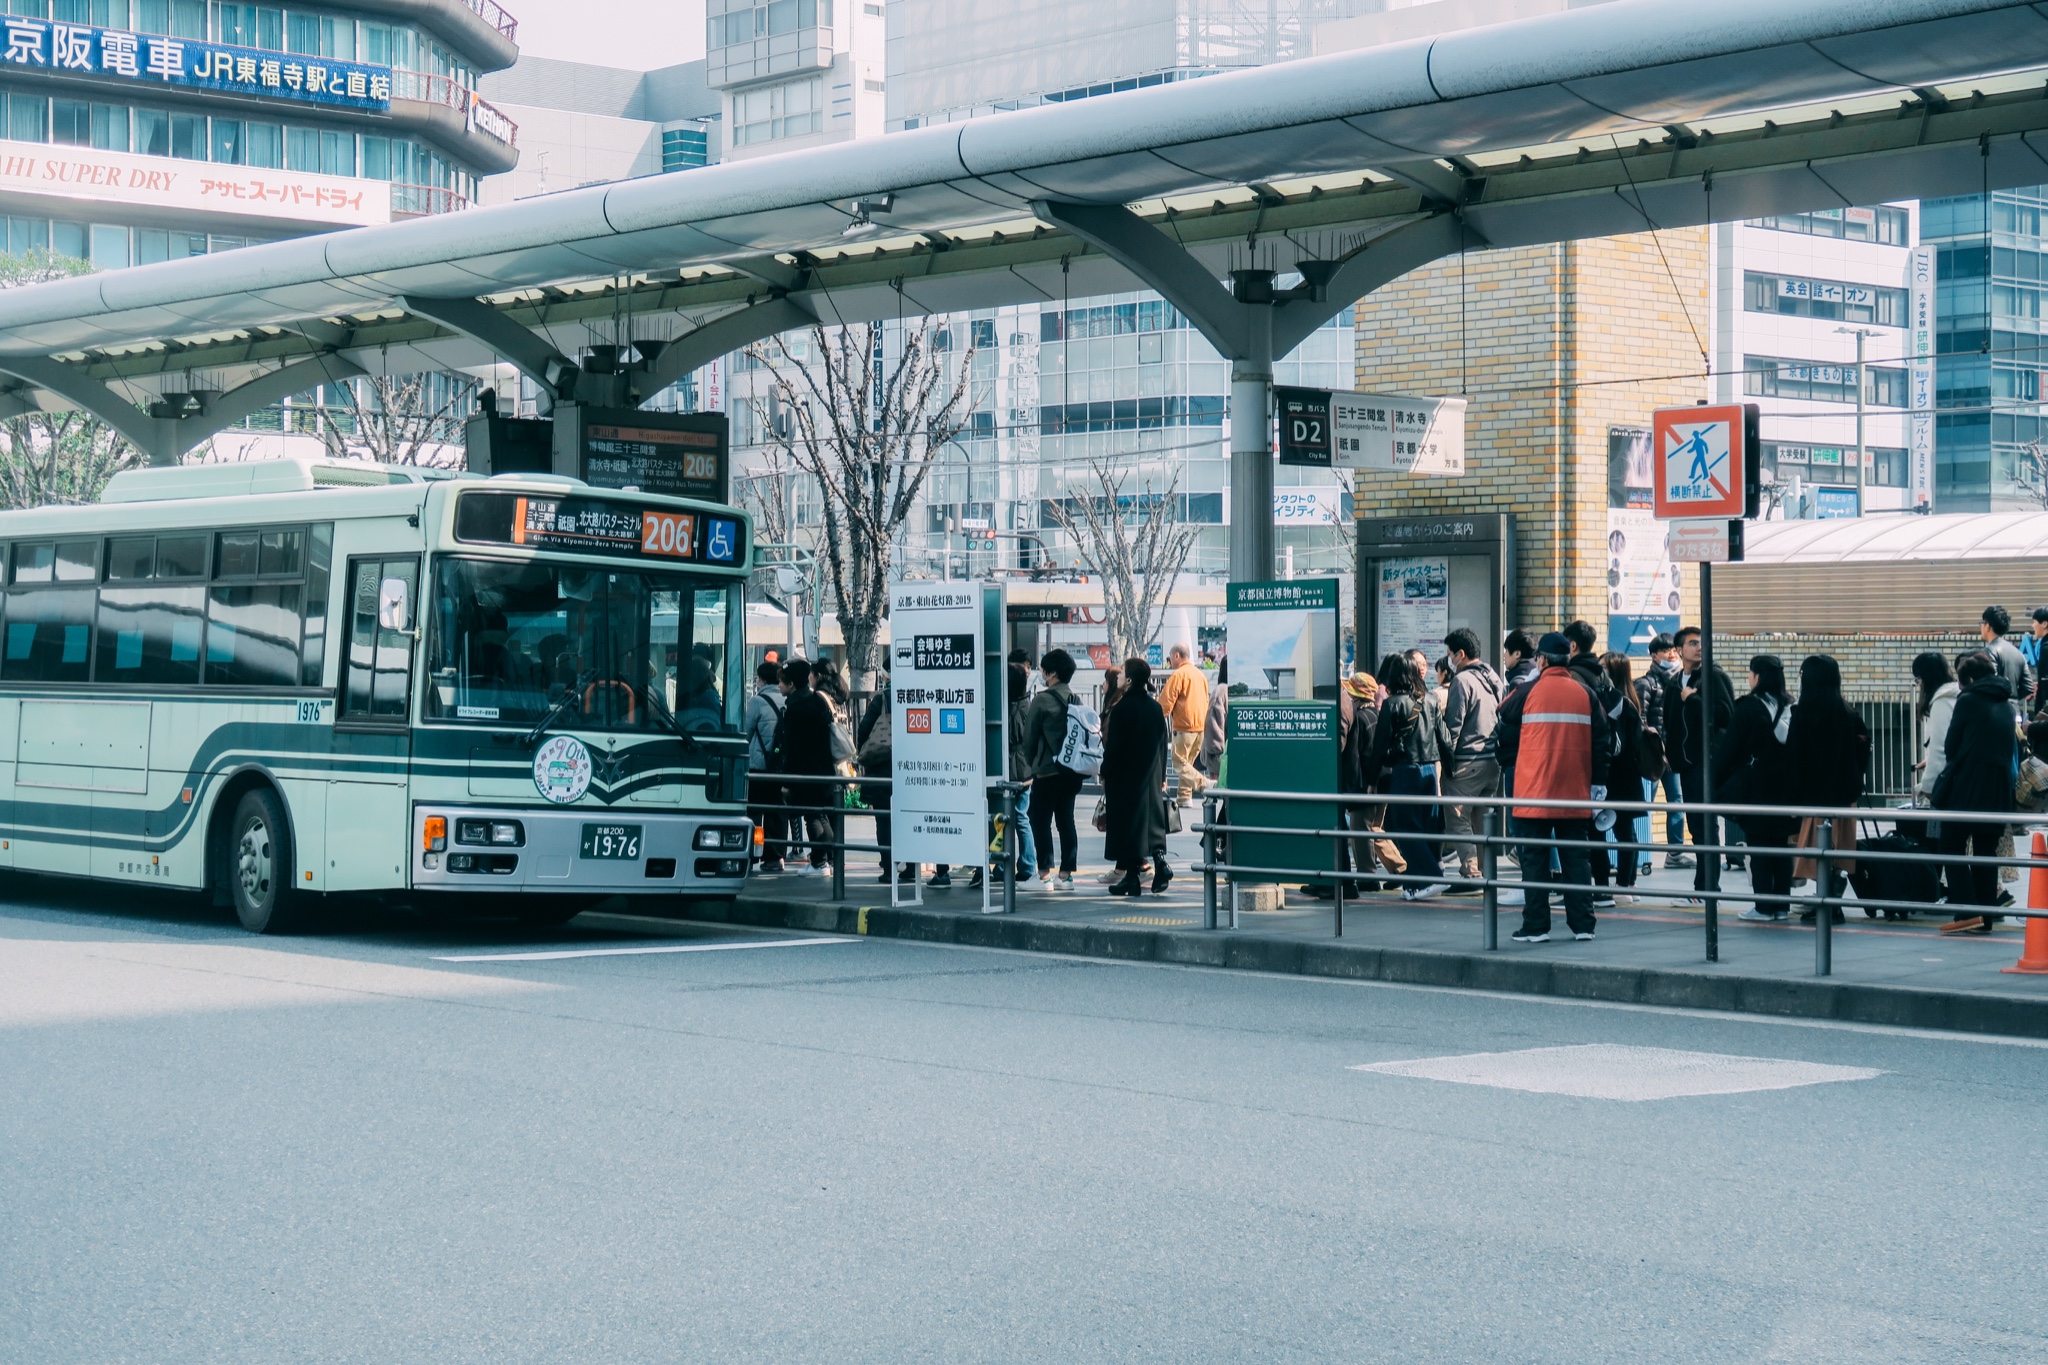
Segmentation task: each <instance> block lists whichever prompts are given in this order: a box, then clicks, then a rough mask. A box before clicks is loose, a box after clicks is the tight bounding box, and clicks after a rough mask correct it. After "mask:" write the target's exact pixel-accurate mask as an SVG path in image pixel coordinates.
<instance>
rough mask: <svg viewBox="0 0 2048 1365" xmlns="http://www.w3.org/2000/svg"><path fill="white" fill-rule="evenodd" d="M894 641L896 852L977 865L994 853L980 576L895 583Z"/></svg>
mask: <svg viewBox="0 0 2048 1365" xmlns="http://www.w3.org/2000/svg"><path fill="white" fill-rule="evenodd" d="M889 641H890V645H889V690H890V693H891V695H890V698H889V721H890V725H891V727H892V730H893V735H892V745H893V749H894V760H895V761H894V777H895V784H894V790H893V791H892V792H891V793H890V797H889V804H890V806H891V807H892V809H893V814H894V820H893V825H894V833H893V838H892V851H891V856H892V857H894V858H895V859H896V861H897V862H899V863H964V864H967V865H968V866H980V865H981V864H982V863H985V862H987V861H988V813H987V811H988V798H987V796H986V791H985V779H986V778H987V776H988V771H987V761H986V759H987V754H986V746H985V743H984V738H983V734H982V722H983V713H984V711H985V709H986V706H987V698H986V695H985V692H986V689H985V687H984V685H983V681H982V669H981V653H982V585H981V584H979V583H934V582H918V583H898V584H896V585H894V586H893V587H892V588H891V589H890V590H889Z"/></svg>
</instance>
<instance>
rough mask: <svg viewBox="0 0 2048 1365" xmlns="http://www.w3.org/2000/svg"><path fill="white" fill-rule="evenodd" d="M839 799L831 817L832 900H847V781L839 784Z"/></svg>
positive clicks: (841, 781) (842, 780) (843, 780)
mask: <svg viewBox="0 0 2048 1365" xmlns="http://www.w3.org/2000/svg"><path fill="white" fill-rule="evenodd" d="M837 796H838V799H837V800H836V801H835V802H834V803H833V811H832V814H831V816H830V819H831V821H832V825H831V828H832V899H833V900H835V901H843V900H845V899H846V781H845V779H844V778H842V779H840V781H839V782H838V783H837Z"/></svg>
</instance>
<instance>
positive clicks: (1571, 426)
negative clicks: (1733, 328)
mask: <svg viewBox="0 0 2048 1365" xmlns="http://www.w3.org/2000/svg"><path fill="white" fill-rule="evenodd" d="M1707 300H1708V250H1707V234H1706V232H1705V230H1704V229H1697V228H1691V229H1679V230H1674V231H1666V232H1660V233H1657V234H1655V236H1654V237H1653V236H1652V235H1650V234H1638V235H1634V236H1627V237H1613V238H1603V239H1598V240H1592V241H1584V242H1574V243H1568V244H1565V245H1561V246H1547V247H1514V248H1509V249H1506V250H1499V251H1472V252H1469V253H1467V254H1466V256H1465V257H1464V258H1463V259H1462V260H1461V259H1459V258H1456V257H1453V258H1450V259H1446V260H1443V261H1438V262H1436V263H1435V264H1433V265H1430V266H1427V267H1424V268H1423V269H1421V270H1417V271H1414V272H1412V273H1411V274H1409V275H1407V276H1404V277H1403V278H1402V279H1400V280H1397V281H1396V282H1394V283H1393V284H1391V285H1389V286H1387V287H1386V288H1384V289H1382V290H1380V291H1379V292H1378V293H1376V294H1373V295H1371V296H1370V297H1368V298H1366V299H1365V300H1363V301H1362V302H1361V303H1360V304H1359V305H1358V310H1357V318H1356V328H1357V345H1358V374H1357V385H1358V387H1359V388H1360V389H1363V390H1367V391H1372V392H1393V393H1412V394H1427V395H1439V394H1456V393H1459V392H1461V391H1463V392H1464V393H1466V395H1467V396H1468V398H1469V400H1470V406H1469V407H1468V408H1467V410H1466V425H1465V452H1466V456H1465V458H1466V469H1467V470H1468V472H1467V473H1466V475H1465V476H1464V477H1463V478H1459V479H1442V478H1411V477H1409V476H1406V475H1401V474H1387V473H1378V472H1363V471H1361V472H1360V473H1359V474H1358V476H1357V495H1358V496H1357V514H1358V516H1360V517H1362V518H1364V517H1395V516H1410V515H1430V514H1436V513H1473V512H1510V513H1512V514H1513V515H1514V518H1515V534H1516V538H1517V556H1516V557H1517V560H1518V563H1517V565H1516V583H1515V596H1516V598H1517V599H1518V601H1519V604H1520V608H1519V612H1518V615H1519V617H1520V621H1521V623H1522V624H1523V625H1526V626H1529V627H1531V628H1544V629H1549V628H1554V627H1555V626H1556V625H1557V624H1558V623H1560V622H1563V621H1568V620H1570V619H1572V618H1573V617H1577V616H1582V617H1584V618H1586V619H1587V620H1590V621H1593V622H1595V623H1596V624H1600V625H1602V626H1603V627H1604V625H1605V622H1606V620H1607V615H1608V601H1607V552H1606V538H1607V517H1606V512H1607V505H1608V497H1607V468H1608V460H1607V451H1608V429H1609V428H1610V427H1613V426H1625V427H1647V426H1648V425H1649V421H1650V413H1651V411H1652V410H1653V409H1655V408H1659V407H1672V406H1678V405H1682V404H1687V403H1694V402H1698V401H1700V400H1702V399H1704V398H1706V397H1707V380H1706V377H1705V375H1704V373H1703V372H1704V370H1705V368H1706V363H1705V358H1704V356H1703V354H1702V352H1703V351H1704V350H1705V349H1706V347H1707V345H1708V339H1707V328H1708V321H1709V318H1708V305H1707ZM1694 583H1695V579H1694V571H1693V570H1691V569H1687V570H1686V571H1685V583H1684V586H1683V589H1682V598H1683V601H1684V603H1685V610H1686V611H1688V612H1689V611H1690V610H1691V604H1692V602H1693V601H1694V598H1695V594H1694ZM1688 619H1690V618H1688Z"/></svg>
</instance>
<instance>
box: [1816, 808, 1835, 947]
mask: <svg viewBox="0 0 2048 1365" xmlns="http://www.w3.org/2000/svg"><path fill="white" fill-rule="evenodd" d="M1818 835H1819V837H1818V840H1817V846H1818V848H1819V856H1818V857H1817V858H1816V859H1815V861H1814V868H1813V870H1814V877H1815V880H1814V890H1816V891H1818V892H1819V893H1820V901H1819V903H1818V904H1819V908H1818V909H1816V910H1815V911H1814V912H1813V974H1814V975H1815V976H1831V975H1833V974H1834V970H1835V908H1834V906H1832V905H1830V904H1829V903H1828V873H1829V872H1830V870H1831V869H1830V868H1829V866H1828V863H1829V862H1830V859H1829V857H1828V850H1829V849H1830V848H1832V847H1833V845H1834V839H1835V822H1834V821H1832V820H1822V821H1821V822H1820V828H1819V831H1818Z"/></svg>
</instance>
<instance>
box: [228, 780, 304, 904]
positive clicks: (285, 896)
mask: <svg viewBox="0 0 2048 1365" xmlns="http://www.w3.org/2000/svg"><path fill="white" fill-rule="evenodd" d="M223 871H224V872H225V873H226V875H227V879H228V888H229V891H230V892H231V893H232V894H233V896H234V898H235V918H237V919H239V920H240V921H241V922H242V927H243V928H244V929H247V930H249V931H250V932H251V933H257V934H288V933H291V932H293V931H294V930H296V929H298V928H300V927H301V924H302V919H303V917H302V916H301V914H300V913H299V902H301V901H302V900H303V897H301V896H299V895H298V894H297V893H295V892H294V890H293V889H292V856H291V835H290V834H289V833H288V832H287V826H286V825H285V822H284V803H283V802H282V801H280V800H279V799H278V797H277V793H275V792H273V791H271V790H270V789H269V788H267V787H257V788H255V789H253V790H251V791H248V792H244V793H243V794H242V799H241V800H240V801H238V802H236V803H235V818H234V823H233V824H231V825H230V826H229V827H228V846H227V866H226V867H225V868H224V869H223Z"/></svg>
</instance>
